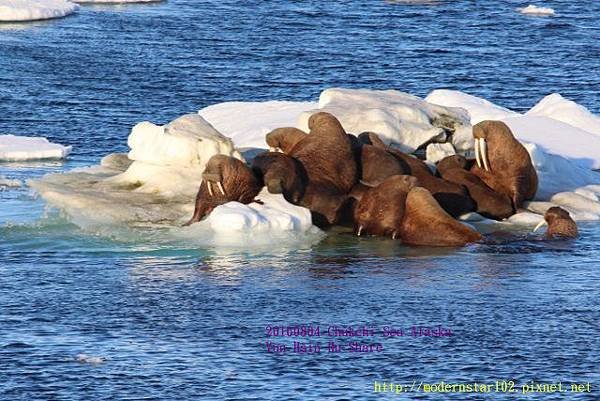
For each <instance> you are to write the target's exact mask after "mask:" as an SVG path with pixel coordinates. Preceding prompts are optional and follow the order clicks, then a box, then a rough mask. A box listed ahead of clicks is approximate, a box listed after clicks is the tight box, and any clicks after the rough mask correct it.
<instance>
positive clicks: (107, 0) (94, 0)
mask: <svg viewBox="0 0 600 401" xmlns="http://www.w3.org/2000/svg"><path fill="white" fill-rule="evenodd" d="M72 1H73V2H74V3H80V4H121V3H158V2H161V1H163V0H72Z"/></svg>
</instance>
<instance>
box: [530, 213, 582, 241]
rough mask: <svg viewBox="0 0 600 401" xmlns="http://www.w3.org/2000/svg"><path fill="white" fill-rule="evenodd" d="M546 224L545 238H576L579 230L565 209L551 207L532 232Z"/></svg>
mask: <svg viewBox="0 0 600 401" xmlns="http://www.w3.org/2000/svg"><path fill="white" fill-rule="evenodd" d="M545 224H547V225H548V229H547V230H546V238H548V239H557V238H577V237H578V236H579V230H578V229H577V224H576V223H575V221H574V220H573V219H572V218H571V215H570V214H569V212H567V211H566V210H565V209H563V208H561V207H558V206H553V207H551V208H550V209H548V210H546V213H544V220H542V222H541V223H540V224H538V225H537V226H536V227H535V228H534V229H533V231H537V230H538V229H539V228H540V227H541V226H543V225H545Z"/></svg>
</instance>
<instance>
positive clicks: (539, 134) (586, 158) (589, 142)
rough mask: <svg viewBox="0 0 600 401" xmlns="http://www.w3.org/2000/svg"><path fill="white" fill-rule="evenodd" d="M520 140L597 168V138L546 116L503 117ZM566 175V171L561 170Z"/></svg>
mask: <svg viewBox="0 0 600 401" xmlns="http://www.w3.org/2000/svg"><path fill="white" fill-rule="evenodd" d="M503 121H504V122H505V123H506V124H507V125H508V126H509V127H510V129H511V131H512V132H513V134H514V135H515V137H516V138H518V139H519V140H520V141H525V142H533V143H535V144H537V145H539V146H540V147H541V148H543V149H544V150H545V151H546V152H548V153H551V154H555V155H560V156H563V157H565V158H568V159H570V160H573V161H575V162H577V163H578V164H580V165H581V166H584V167H587V168H588V169H592V168H595V169H597V168H600V151H599V149H600V137H599V136H596V135H594V134H591V133H589V132H587V131H583V130H581V129H579V128H576V127H573V126H571V125H569V124H565V123H563V122H561V121H558V120H555V119H552V118H548V117H534V116H521V117H511V118H507V119H504V120H503ZM562 174H563V175H564V176H567V177H568V176H569V174H570V172H569V170H565V171H563V172H562Z"/></svg>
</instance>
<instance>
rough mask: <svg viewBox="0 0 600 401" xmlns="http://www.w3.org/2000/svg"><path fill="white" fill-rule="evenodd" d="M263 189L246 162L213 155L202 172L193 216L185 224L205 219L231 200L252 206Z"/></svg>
mask: <svg viewBox="0 0 600 401" xmlns="http://www.w3.org/2000/svg"><path fill="white" fill-rule="evenodd" d="M261 187H262V186H261V185H260V183H259V181H258V179H257V178H256V177H255V176H254V173H253V172H252V170H251V169H250V167H248V166H247V165H246V163H244V162H242V161H241V160H238V159H236V158H234V157H230V156H225V155H214V156H213V157H211V158H210V160H208V163H206V168H205V169H204V172H203V173H202V182H201V183H200V189H199V190H198V195H196V208H195V210H194V216H193V217H192V218H191V219H190V221H188V222H187V223H186V224H185V225H186V226H187V225H190V224H193V223H196V222H198V221H200V220H202V219H203V218H204V217H205V216H206V215H208V214H209V213H210V212H212V210H213V209H214V208H215V207H217V206H219V205H222V204H225V203H227V202H230V201H236V202H240V203H244V204H248V203H252V202H253V201H254V198H255V197H256V195H258V193H259V192H260V189H261Z"/></svg>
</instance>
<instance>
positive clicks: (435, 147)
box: [425, 143, 456, 164]
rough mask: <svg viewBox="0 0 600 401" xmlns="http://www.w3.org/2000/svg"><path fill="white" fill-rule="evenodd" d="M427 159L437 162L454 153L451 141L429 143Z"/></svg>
mask: <svg viewBox="0 0 600 401" xmlns="http://www.w3.org/2000/svg"><path fill="white" fill-rule="evenodd" d="M425 153H426V155H427V161H428V162H430V163H434V164H435V163H437V162H439V161H440V160H442V159H443V158H445V157H448V156H452V155H455V154H456V150H454V146H452V144H451V143H430V144H429V145H427V151H426V152H425Z"/></svg>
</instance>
